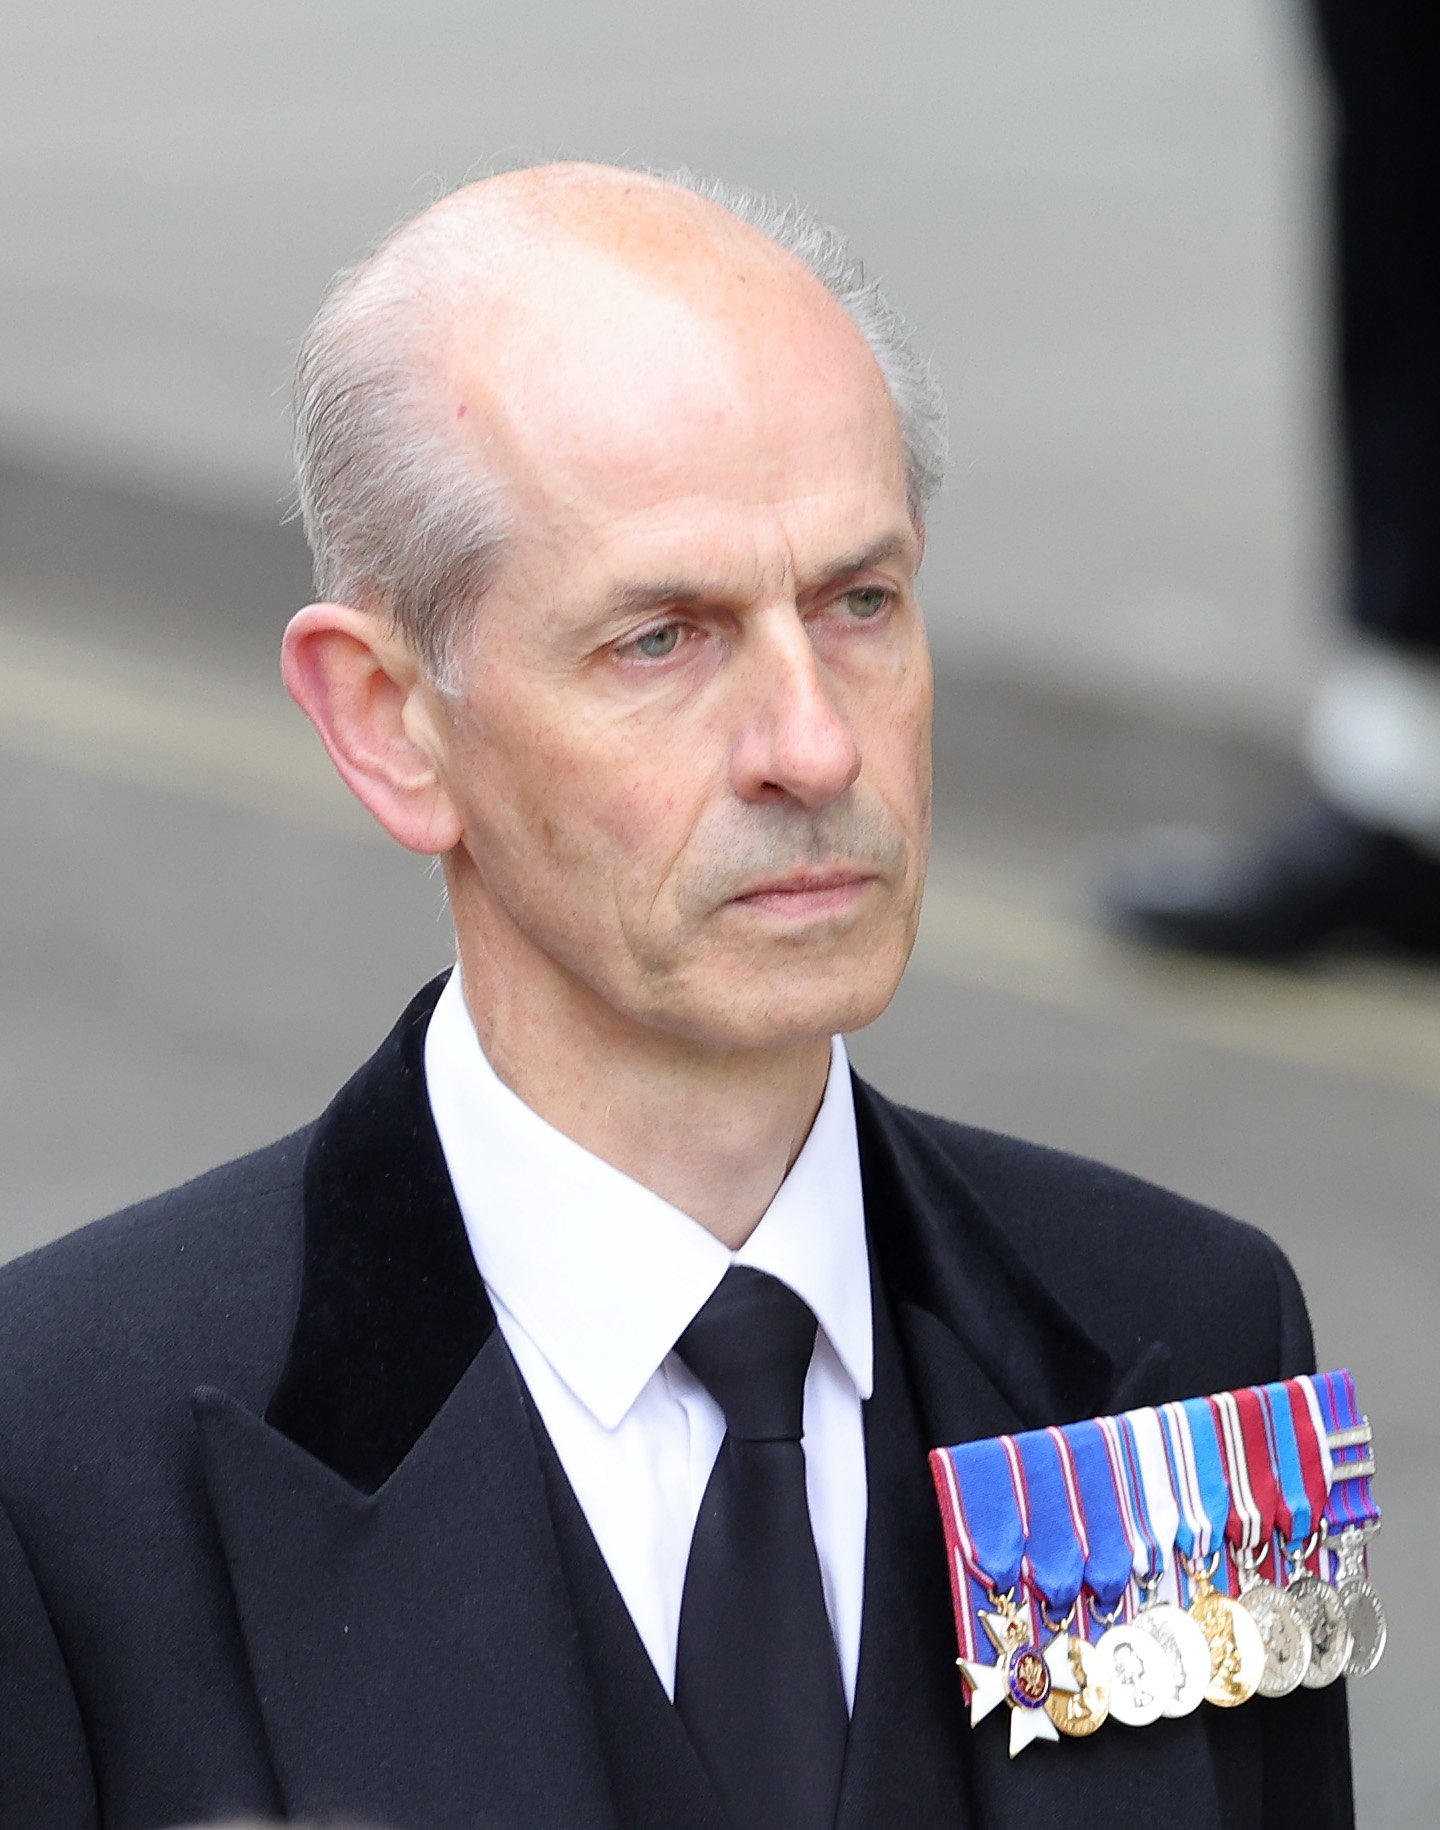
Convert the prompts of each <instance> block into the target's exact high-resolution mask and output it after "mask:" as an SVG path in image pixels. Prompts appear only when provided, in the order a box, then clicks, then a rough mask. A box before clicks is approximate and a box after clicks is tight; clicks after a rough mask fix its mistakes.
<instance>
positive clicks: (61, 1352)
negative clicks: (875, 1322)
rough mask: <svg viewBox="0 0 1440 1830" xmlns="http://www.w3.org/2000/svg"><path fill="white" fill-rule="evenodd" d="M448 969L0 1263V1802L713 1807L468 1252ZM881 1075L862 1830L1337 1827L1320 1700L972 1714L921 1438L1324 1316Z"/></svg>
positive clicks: (1265, 1274)
mask: <svg viewBox="0 0 1440 1830" xmlns="http://www.w3.org/2000/svg"><path fill="white" fill-rule="evenodd" d="M437 990H438V986H431V987H430V988H429V989H428V990H427V991H426V992H425V993H422V994H421V996H420V997H419V998H418V999H417V1000H416V1001H415V1003H414V1004H413V1005H412V1006H411V1007H410V1009H409V1010H408V1011H407V1012H406V1013H405V1015H404V1016H403V1017H402V1019H401V1021H400V1023H399V1024H398V1025H397V1027H396V1029H395V1031H394V1032H393V1033H392V1034H391V1036H390V1037H389V1039H388V1040H387V1041H386V1042H385V1043H384V1045H383V1046H382V1047H381V1049H380V1050H379V1052H378V1053H377V1054H376V1055H375V1056H374V1058H373V1059H372V1060H371V1061H370V1062H369V1063H367V1064H366V1066H365V1067H364V1068H362V1069H361V1070H360V1072H359V1073H358V1074H357V1075H356V1076H355V1078H354V1079H353V1080H352V1081H351V1082H350V1083H349V1084H348V1085H347V1086H346V1087H345V1088H344V1090H343V1091H342V1092H341V1093H340V1094H339V1095H338V1096H337V1098H336V1099H335V1101H334V1102H333V1103H332V1105H331V1106H330V1107H329V1109H328V1110H327V1111H326V1112H325V1114H324V1115H323V1116H322V1117H321V1118H320V1120H319V1121H318V1122H317V1123H316V1124H314V1125H313V1126H311V1127H309V1128H308V1129H307V1130H305V1131H302V1132H299V1133H297V1134H295V1135H294V1136H292V1137H290V1138H287V1139H285V1140H283V1141H282V1142H280V1143H278V1144H275V1145H273V1146H271V1147H270V1148H268V1149H266V1150H262V1151H260V1152H258V1153H256V1154H255V1155H253V1156H250V1157H247V1158H245V1159H243V1160H242V1161H240V1162H237V1163H234V1164H231V1165H229V1166H228V1167H225V1168H222V1169H218V1170H216V1171H214V1172H212V1173H211V1174H209V1175H207V1176H204V1177H202V1178H201V1179H200V1180H198V1181H196V1182H192V1183H190V1184H189V1185H188V1186H186V1187H184V1188H181V1189H177V1190H175V1191H173V1192H171V1193H169V1194H166V1195H162V1196H160V1197H159V1198H158V1199H156V1200H153V1201H148V1202H146V1203H144V1204H142V1205H141V1206H139V1207H137V1208H134V1209H132V1210H130V1211H129V1212H128V1213H125V1214H121V1215H119V1216H116V1217H114V1218H112V1219H110V1220H107V1221H103V1222H101V1223H99V1224H98V1225H96V1226H93V1227H90V1228H88V1229H86V1230H85V1231H83V1232H80V1233H77V1234H74V1235H72V1236H71V1237H70V1238H68V1239H64V1240H61V1241H59V1242H58V1243H57V1244H55V1245H53V1246H50V1247H48V1248H46V1249H45V1250H44V1251H41V1252H38V1253H36V1254H34V1255H32V1256H31V1257H29V1258H27V1259H24V1260H21V1261H19V1262H17V1263H15V1264H12V1265H10V1266H9V1267H7V1268H6V1269H5V1270H4V1271H3V1273H0V1502H3V1512H0V1830H50V1827H51V1826H53V1827H54V1830H91V1827H93V1826H97V1825H100V1824H103V1825H105V1826H106V1827H107V1830H160V1827H162V1826H167V1825H174V1824H178V1823H187V1822H193V1821H202V1820H206V1819H209V1820H214V1819H218V1818H221V1817H224V1816H226V1815H232V1814H235V1813H237V1812H239V1811H241V1810H245V1811H250V1812H257V1813H261V1814H266V1813H268V1814H271V1815H273V1816H276V1817H282V1816H287V1815H293V1816H295V1817H303V1816H317V1817H318V1816H323V1815H333V1814H337V1813H340V1812H348V1813H350V1814H352V1815H354V1816H356V1817H358V1818H361V1819H364V1820H366V1821H372V1822H375V1823H378V1824H382V1825H387V1826H391V1827H392V1830H462V1827H464V1830H472V1827H473V1826H479V1825H494V1826H497V1827H504V1830H519V1827H520V1826H525V1827H527V1830H529V1827H534V1826H556V1827H557V1830H591V1827H593V1830H620V1826H622V1825H623V1826H624V1827H625V1830H630V1826H632V1825H648V1824H654V1825H655V1826H656V1827H657V1830H659V1826H661V1825H664V1826H666V1830H679V1827H683V1826H685V1825H689V1824H692V1823H693V1824H694V1825H695V1826H696V1827H697V1830H699V1827H700V1826H702V1825H709V1824H711V1823H713V1822H714V1817H713V1811H712V1807H711V1805H710V1804H708V1803H707V1802H706V1800H705V1798H704V1796H703V1795H702V1794H701V1793H700V1792H696V1791H695V1790H693V1788H692V1789H690V1790H687V1789H686V1788H687V1786H688V1785H689V1781H688V1779H687V1778H686V1776H685V1773H684V1771H683V1769H684V1762H685V1759H686V1751H685V1743H684V1738H683V1734H681V1733H680V1731H679V1728H678V1718H676V1717H674V1715H673V1712H672V1711H670V1710H669V1708H668V1705H664V1702H663V1695H662V1693H660V1692H659V1687H658V1684H654V1683H653V1674H652V1675H651V1677H647V1676H646V1673H647V1671H648V1665H647V1664H646V1662H645V1661H644V1659H643V1653H641V1654H640V1655H639V1658H638V1660H637V1657H636V1654H637V1651H638V1644H639V1643H638V1640H637V1639H635V1637H634V1635H633V1630H632V1629H630V1628H629V1626H628V1617H627V1616H625V1614H624V1612H623V1605H622V1604H620V1603H619V1600H618V1596H617V1595H616V1594H615V1591H614V1588H613V1584H610V1583H609V1581H608V1577H607V1576H606V1575H605V1572H604V1570H603V1564H602V1563H601V1562H600V1559H599V1557H598V1552H596V1551H595V1547H594V1543H593V1539H591V1538H590V1537H589V1534H588V1529H587V1528H586V1527H585V1526H584V1522H583V1518H581V1517H580V1516H579V1513H578V1508H577V1507H576V1506H575V1505H574V1502H573V1496H568V1497H567V1489H566V1484H565V1482H564V1478H563V1475H562V1474H561V1473H560V1472H559V1470H558V1464H557V1463H556V1462H555V1459H554V1456H553V1451H552V1450H550V1448H549V1445H548V1443H547V1442H546V1441H545V1439H544V1432H543V1429H540V1428H539V1427H538V1424H537V1420H536V1418H535V1416H534V1414H533V1411H532V1409H531V1407H530V1406H529V1405H528V1402H527V1398H526V1394H525V1392H524V1389H523V1386H522V1384H521V1382H520V1380H519V1377H518V1374H517V1372H516V1369H515V1366H514V1363H513V1361H512V1360H511V1357H510V1355H509V1352H508V1350H507V1349H506V1347H505V1343H504V1340H503V1337H502V1336H501V1335H500V1333H499V1331H498V1330H497V1328H496V1327H495V1320H494V1315H493V1312H492V1310H491V1308H490V1304H489V1302H488V1299H487V1297H486V1294H485V1290H484V1287H483V1285H482V1283H481V1281H480V1279H479V1276H478V1274H477V1272H476V1270H475V1266H474V1261H473V1259H472V1257H471V1255H470V1252H469V1249H468V1245H467V1242H466V1238H465V1234H464V1229H463V1225H462V1223H461V1220H460V1217H459V1213H458V1209H457V1207H456V1204H455V1201H454V1197H453V1194H452V1192H451V1189H450V1185H449V1181H448V1178H447V1176H446V1173H445V1167H444V1161H443V1157H442V1156H441V1153H440V1150H439V1145H438V1141H437V1139H436V1136H435V1132H434V1128H433V1126H432V1123H431V1120H430V1115H429V1107H428V1102H427V1100H426V1097H425V1090H424V1074H423V1061H422V1038H423V1033H424V1027H425V1024H426V1022H427V1020H428V1016H429V1012H430V1009H431V1008H432V1006H433V1003H434V998H435V995H436V993H437ZM855 1093H856V1110H857V1118H858V1123H859V1128H860V1142H861V1159H862V1169H863V1174H864V1184H865V1204H866V1222H867V1228H868V1232H869V1237H870V1242H871V1251H872V1257H873V1262H874V1266H875V1270H876V1281H877V1290H878V1291H879V1293H880V1296H881V1299H882V1301H881V1305H880V1309H879V1311H878V1312H877V1313H878V1319H879V1320H880V1321H881V1322H882V1323H883V1325H884V1331H885V1332H884V1335H883V1340H884V1341H889V1342H890V1344H891V1345H890V1350H889V1351H890V1354H891V1360H890V1361H889V1362H887V1364H890V1365H891V1372H892V1373H894V1374H895V1376H894V1377H891V1376H890V1374H887V1375H886V1377H885V1379H884V1380H883V1381H881V1383H880V1384H877V1396H876V1399H874V1400H872V1401H871V1405H870V1406H868V1407H867V1457H868V1460H869V1467H870V1486H871V1520H870V1527H869V1539H868V1544H867V1565H866V1600H865V1615H864V1625H863V1632H862V1648H861V1665H860V1678H859V1686H858V1692H857V1699H856V1708H855V1716H854V1720H853V1722H852V1729H851V1746H850V1750H849V1754H848V1756H847V1768H846V1780H845V1787H846V1790H845V1799H844V1802H843V1804H842V1811H841V1825H842V1830H860V1826H863V1825H888V1824H901V1823H905V1822H907V1821H911V1820H914V1821H917V1822H923V1823H926V1824H945V1825H949V1824H954V1825H976V1826H979V1825H985V1826H991V1825H995V1826H1000V1825H1015V1826H1020V1825H1026V1826H1028V1827H1029V1830H1043V1827H1044V1826H1050V1825H1054V1826H1057V1827H1058V1826H1060V1825H1062V1824H1063V1825H1064V1826H1066V1830H1070V1827H1071V1826H1074V1825H1076V1824H1108V1823H1112V1822H1117V1823H1118V1822H1120V1821H1122V1820H1123V1821H1126V1822H1133V1823H1140V1822H1152V1821H1153V1822H1159V1821H1164V1822H1166V1823H1167V1825H1169V1826H1172V1827H1173V1830H1191V1827H1193V1830H1210V1827H1212V1826H1218V1825H1221V1824H1226V1825H1230V1824H1234V1825H1257V1826H1258V1825H1262V1824H1272V1823H1273V1824H1279V1823H1292V1822H1295V1823H1298V1822H1303V1823H1306V1824H1307V1825H1308V1826H1311V1827H1312V1830H1317V1827H1319V1826H1331V1825H1337V1824H1343V1823H1348V1822H1349V1821H1350V1807H1349V1766H1348V1751H1347V1744H1346V1736H1345V1715H1344V1703H1343V1697H1342V1696H1341V1695H1340V1694H1339V1692H1338V1691H1328V1692H1319V1693H1314V1694H1311V1693H1301V1694H1300V1695H1298V1696H1296V1697H1293V1698H1289V1699H1286V1700H1285V1701H1284V1702H1279V1703H1267V1702H1262V1701H1258V1700H1257V1701H1256V1702H1254V1703H1252V1704H1250V1705H1248V1706H1247V1707H1246V1708H1244V1709H1242V1710H1239V1711H1232V1712H1220V1711H1215V1710H1212V1709H1210V1708H1208V1706H1207V1707H1206V1708H1205V1709H1204V1710H1203V1711H1202V1712H1201V1713H1200V1714H1199V1715H1197V1716H1194V1717H1191V1718H1189V1719H1187V1720H1186V1721H1184V1722H1178V1723H1167V1724H1160V1725H1157V1726H1156V1727H1155V1728H1154V1729H1149V1730H1145V1731H1142V1732H1139V1733H1131V1732H1127V1731H1125V1730H1123V1729H1120V1728H1118V1727H1112V1728H1109V1729H1107V1730H1105V1731H1104V1732H1103V1733H1102V1734H1100V1735H1098V1736H1096V1737H1095V1738H1094V1740H1093V1741H1090V1742H1083V1743H1080V1742H1076V1743H1066V1744H1063V1745H1061V1746H1060V1747H1052V1746H1048V1745H1046V1746H1041V1747H1037V1748H1035V1749H1033V1750H1031V1751H1030V1752H1028V1753H1027V1754H1026V1755H1025V1756H1024V1758H1023V1759H1021V1760H1019V1761H1017V1762H1015V1763H1014V1764H1013V1765H1012V1764H1011V1763H1010V1762H1009V1761H1008V1760H1007V1759H1006V1758H1005V1754H1004V1744H1005V1736H1004V1731H1003V1726H997V1725H996V1724H995V1723H994V1722H990V1723H987V1724H984V1725H982V1727H981V1728H980V1729H978V1730H976V1731H974V1732H973V1733H972V1731H970V1729H969V1728H968V1727H967V1726H965V1725H964V1722H963V1719H962V1714H961V1699H960V1695H959V1689H958V1679H957V1677H956V1674H955V1672H954V1668H953V1659H954V1643H953V1635H952V1631H951V1627H950V1621H949V1608H948V1595H947V1589H946V1579H945V1565H944V1550H943V1543H942V1540H941V1537H940V1532H939V1526H938V1521H937V1516H936V1513H935V1509H934V1505H933V1501H932V1500H931V1498H930V1496H929V1493H928V1480H927V1476H926V1474H925V1470H924V1466H923V1456H924V1450H925V1449H926V1448H927V1447H929V1446H931V1445H933V1444H940V1443H950V1442H956V1441H960V1440H963V1439H965V1438H969V1437H977V1436H986V1435H991V1434H994V1433H996V1432H1000V1431H1005V1430H1014V1429H1017V1428H1021V1427H1031V1426H1034V1425H1038V1424H1043V1423H1049V1422H1060V1421H1066V1420H1069V1419H1073V1418H1076V1417H1082V1416H1087V1415H1091V1414H1094V1413H1097V1412H1101V1411H1107V1410H1113V1409H1117V1408H1120V1407H1122V1406H1125V1405H1129V1404H1134V1403H1142V1402H1156V1401H1159V1400H1161V1399H1163V1398H1167V1397H1179V1396H1189V1395H1191V1394H1193V1393H1197V1392H1203V1391H1210V1390H1216V1389H1220V1388H1224V1387H1230V1386H1235V1385H1239V1384H1244V1383H1249V1382H1253V1381H1257V1380H1262V1379H1268V1378H1272V1377H1275V1376H1277V1375H1279V1374H1282V1373H1289V1372H1292V1371H1294V1370H1296V1369H1299V1368H1303V1367H1307V1366H1309V1365H1310V1363H1311V1345H1310V1336H1309V1329H1308V1325H1307V1322H1306V1317H1305V1310H1304V1305H1303V1302H1302V1299H1301V1296H1300V1292H1299V1289H1298V1287H1297V1285H1296V1283H1295V1279H1294V1277H1293V1275H1292V1273H1291V1271H1290V1269H1289V1266H1288V1265H1287V1263H1286V1261H1285V1260H1284V1258H1283V1257H1282V1255H1281V1254H1280V1253H1279V1251H1278V1250H1277V1249H1276V1248H1275V1247H1274V1246H1273V1245H1272V1244H1271V1243H1270V1242H1269V1241H1268V1240H1267V1239H1265V1238H1264V1237H1263V1236H1262V1235H1261V1234H1259V1233H1257V1232H1254V1231H1252V1230H1251V1229H1249V1228H1247V1227H1244V1226H1241V1225H1239V1224H1237V1223H1235V1222H1233V1221H1230V1220H1226V1219H1224V1218H1222V1217H1220V1216H1219V1215H1216V1214H1213V1213H1210V1212H1208V1211H1206V1210H1204V1209H1201V1208H1199V1207H1196V1206H1194V1205H1192V1204H1191V1203H1189V1202H1186V1201H1183V1200H1181V1199H1179V1198H1178V1197H1176V1196H1174V1195H1171V1194H1167V1193H1165V1192H1163V1191H1161V1190H1159V1189H1156V1188H1153V1187H1150V1186H1147V1185H1146V1184H1143V1183H1140V1182H1137V1181H1135V1180H1133V1179H1131V1178H1129V1177H1126V1176H1123V1175H1120V1174H1118V1173H1116V1172H1114V1171H1112V1170H1108V1169H1104V1168H1100V1167H1098V1166H1097V1165H1095V1164H1092V1163H1087V1162H1082V1161H1079V1160H1076V1159H1073V1158H1070V1157H1065V1156H1062V1155H1059V1154H1057V1153H1055V1152H1051V1151H1047V1150H1043V1149H1039V1148H1037V1147H1035V1146H1032V1145H1027V1144H1022V1143H1018V1142H1016V1141H1014V1140H1011V1139H1007V1138H1002V1137H998V1136H994V1135H991V1134H987V1133H984V1132H979V1131H975V1130H970V1129H967V1128H965V1127H963V1126H958V1125H953V1124H948V1123H945V1122H943V1121H941V1120H938V1119H934V1118H927V1117H923V1116H921V1115H919V1114H917V1113H914V1112H909V1111H906V1110H904V1109H902V1108H900V1107H897V1106H895V1105H892V1104H891V1103H890V1102H888V1101H886V1100H884V1099H882V1098H881V1097H880V1096H879V1095H878V1094H877V1093H875V1092H874V1091H873V1090H871V1089H870V1088H868V1087H866V1086H865V1085H864V1084H863V1083H862V1082H857V1083H856V1088H855ZM882 1344H883V1343H882ZM882 1387H883V1389H882ZM607 1591H608V1592H607ZM627 1635H628V1639H627ZM647 1683H650V1684H651V1691H650V1692H649V1693H647V1692H646V1690H645V1685H646V1684H647Z"/></svg>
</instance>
